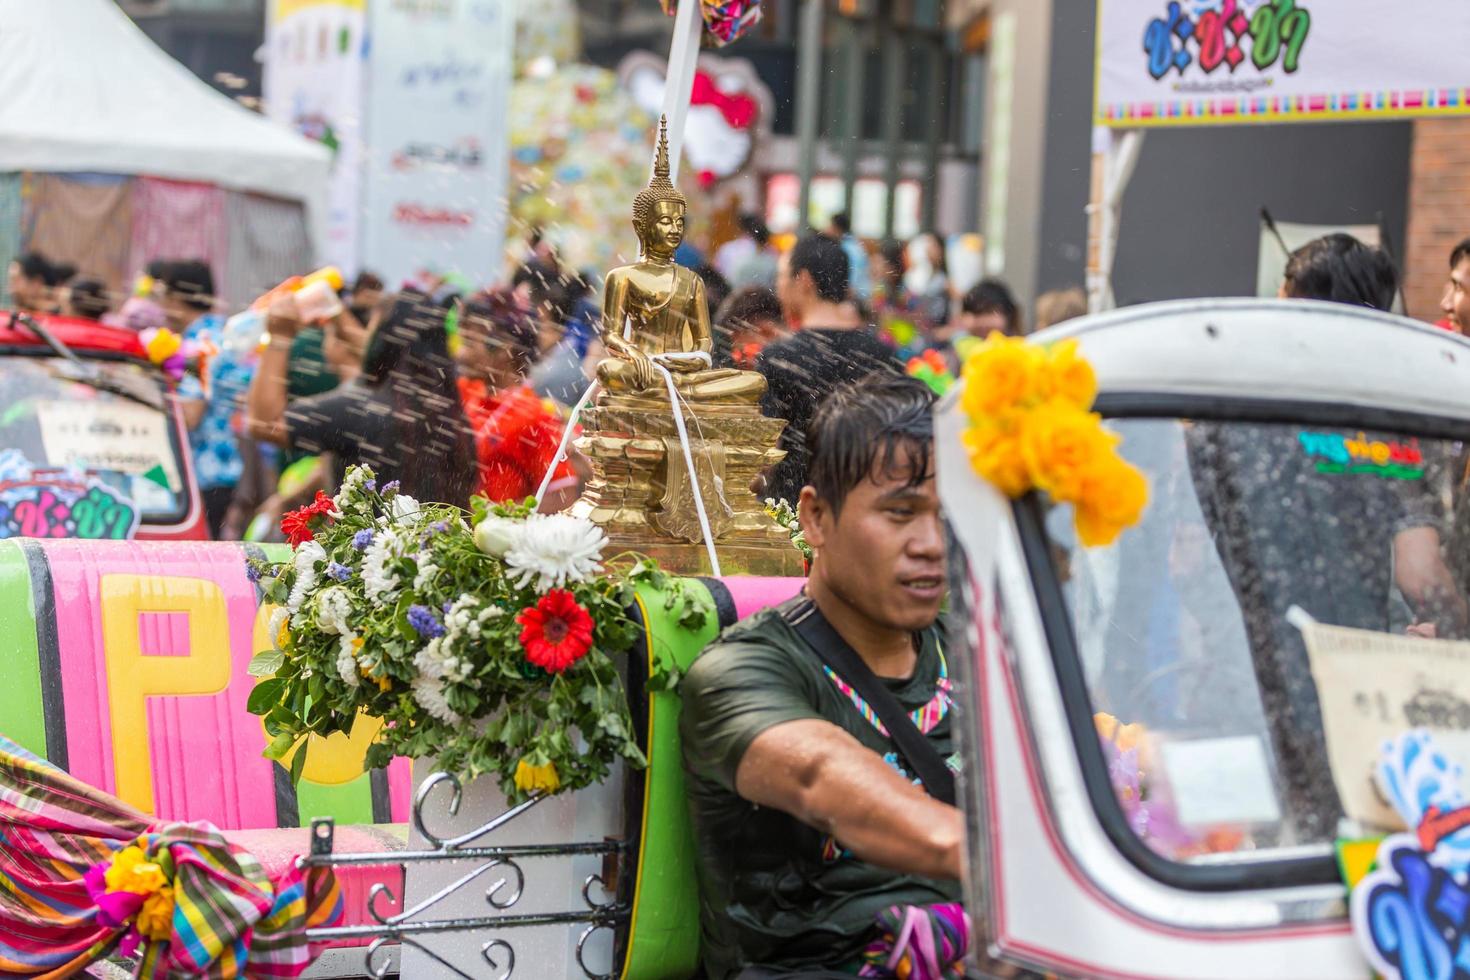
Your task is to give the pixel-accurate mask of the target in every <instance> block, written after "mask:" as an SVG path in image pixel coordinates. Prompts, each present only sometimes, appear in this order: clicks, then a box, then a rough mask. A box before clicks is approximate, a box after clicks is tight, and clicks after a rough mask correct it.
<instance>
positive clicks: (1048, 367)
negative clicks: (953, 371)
mask: <svg viewBox="0 0 1470 980" xmlns="http://www.w3.org/2000/svg"><path fill="white" fill-rule="evenodd" d="M962 377H963V378H964V383H965V384H964V389H963V391H962V392H961V394H960V407H961V409H962V410H963V411H964V413H965V414H966V415H967V416H968V417H969V420H970V424H969V426H968V427H967V428H966V429H965V431H964V434H963V439H964V443H965V449H966V451H967V452H968V453H969V456H970V463H971V465H972V466H974V468H975V472H977V473H979V474H980V476H981V477H983V478H985V479H986V480H989V481H990V482H991V483H993V484H995V486H996V487H997V488H999V489H1000V491H1001V492H1002V493H1004V494H1006V495H1007V496H1009V497H1020V496H1022V495H1023V494H1026V493H1028V492H1030V491H1032V490H1040V491H1043V492H1045V493H1046V494H1047V495H1048V496H1049V497H1051V499H1052V501H1053V502H1054V503H1058V504H1071V505H1072V506H1073V512H1072V513H1073V522H1074V524H1075V526H1076V528H1077V537H1078V539H1079V540H1080V541H1081V542H1082V544H1083V545H1085V546H1087V547H1096V546H1101V545H1108V544H1112V543H1113V542H1114V541H1115V540H1117V538H1118V535H1119V534H1121V533H1122V532H1123V531H1124V529H1126V528H1129V527H1132V526H1133V525H1134V524H1137V523H1138V521H1139V518H1140V517H1141V516H1142V514H1143V508H1144V505H1145V504H1146V503H1147V502H1148V481H1147V480H1146V479H1145V478H1144V475H1143V474H1142V473H1141V472H1140V471H1139V470H1138V469H1137V468H1136V467H1134V466H1133V465H1131V464H1130V463H1128V462H1126V461H1125V460H1124V459H1123V458H1122V457H1121V456H1120V455H1119V454H1118V450H1117V445H1118V443H1119V441H1120V439H1119V437H1118V436H1117V435H1115V434H1114V433H1112V432H1109V431H1108V430H1107V429H1105V428H1103V425H1102V417H1101V416H1099V415H1098V414H1097V413H1095V412H1093V411H1092V410H1091V409H1092V403H1093V400H1094V399H1095V398H1096V397H1097V377H1096V375H1095V374H1094V373H1093V370H1092V365H1091V364H1089V363H1088V362H1087V360H1086V359H1085V358H1083V357H1082V356H1081V354H1079V353H1078V350H1077V342H1076V341H1075V340H1064V341H1061V342H1059V343H1056V344H1053V345H1051V346H1050V347H1048V348H1043V347H1040V346H1037V345H1035V344H1030V343H1027V342H1026V341H1025V340H1022V339H1020V338H1017V337H1005V336H1001V335H998V334H992V335H991V336H990V337H989V338H987V339H986V340H985V341H984V343H982V344H980V345H979V347H978V348H976V349H975V351H974V352H973V353H972V354H970V356H969V357H968V358H966V360H965V363H964V369H963V372H962Z"/></svg>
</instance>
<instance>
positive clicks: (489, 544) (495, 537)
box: [475, 515, 525, 558]
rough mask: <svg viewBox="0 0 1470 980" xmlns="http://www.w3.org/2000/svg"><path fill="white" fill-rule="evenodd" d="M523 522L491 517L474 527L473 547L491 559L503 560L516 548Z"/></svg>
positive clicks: (523, 525)
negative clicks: (506, 554) (507, 553)
mask: <svg viewBox="0 0 1470 980" xmlns="http://www.w3.org/2000/svg"><path fill="white" fill-rule="evenodd" d="M524 527H525V522H524V521H517V520H513V519H511V518H509V517H496V516H494V515H491V516H490V517H487V518H485V519H484V520H483V521H481V522H480V523H478V524H476V525H475V547H477V548H479V549H480V550H481V551H483V552H484V553H485V554H487V555H489V556H490V557H492V558H504V557H505V553H506V552H507V551H509V550H510V549H512V548H514V547H515V546H516V542H517V541H518V540H519V539H520V536H521V531H522V529H523V528H524Z"/></svg>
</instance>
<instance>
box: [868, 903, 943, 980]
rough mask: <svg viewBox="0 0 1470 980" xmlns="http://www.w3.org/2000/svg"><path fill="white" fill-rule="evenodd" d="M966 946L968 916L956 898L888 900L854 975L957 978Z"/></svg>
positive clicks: (929, 979) (909, 979) (920, 979)
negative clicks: (902, 902)
mask: <svg viewBox="0 0 1470 980" xmlns="http://www.w3.org/2000/svg"><path fill="white" fill-rule="evenodd" d="M969 946H970V917H969V915H968V914H966V912H965V909H964V906H962V905H960V904H959V903H957V902H949V903H945V904H942V905H893V906H890V907H889V908H887V909H884V910H883V912H881V913H880V914H879V915H878V938H877V939H875V940H873V942H871V943H869V944H868V948H867V949H865V950H863V968H862V971H861V972H859V973H858V976H860V977H897V978H899V980H962V978H963V977H964V975H965V953H966V951H967V950H968V949H969Z"/></svg>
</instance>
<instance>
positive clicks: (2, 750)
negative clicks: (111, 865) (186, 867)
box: [0, 735, 148, 978]
mask: <svg viewBox="0 0 1470 980" xmlns="http://www.w3.org/2000/svg"><path fill="white" fill-rule="evenodd" d="M147 829H148V818H147V817H146V816H144V815H143V814H142V813H139V812H138V811H136V810H133V809H132V808H131V807H128V806H126V805H125V804H123V803H121V802H119V801H118V800H115V799H113V798H112V797H110V796H108V795H107V794H105V793H103V792H101V791H99V790H95V789H92V788H91V787H90V786H87V785H85V784H83V783H80V782H78V781H77V780H75V779H72V778H71V777H70V776H68V775H67V774H66V773H64V772H62V771H61V770H59V769H57V768H55V767H54V766H52V765H51V764H50V763H47V762H45V761H43V760H42V759H39V758H37V757H36V756H34V755H32V754H31V753H29V752H27V751H26V750H25V749H23V748H21V747H20V746H19V745H16V744H15V743H14V742H11V741H10V740H9V739H7V738H5V737H4V736H3V735H0V975H4V976H40V977H47V978H49V977H62V976H68V975H70V974H71V973H72V972H74V971H75V970H76V969H78V968H79V967H80V966H82V965H84V964H86V963H89V962H91V961H93V960H95V959H97V958H98V957H99V956H101V955H102V954H103V953H105V952H106V951H107V950H108V949H110V948H111V947H112V945H113V944H114V943H115V942H116V940H117V936H116V935H114V934H113V933H112V932H111V931H109V930H107V929H104V928H103V927H101V926H100V925H98V924H97V923H96V922H95V918H96V914H97V910H96V908H95V906H93V905H92V903H91V902H90V901H89V899H88V897H87V887H86V884H85V882H84V881H83V880H82V879H83V876H84V875H85V874H86V873H87V869H88V868H90V867H91V866H92V865H94V864H97V863H99V862H101V861H106V860H108V859H110V858H111V857H112V855H113V853H114V852H116V851H119V850H121V849H122V848H123V847H126V846H127V845H128V844H129V843H130V842H131V841H132V840H133V839H134V838H136V837H137V836H138V835H139V834H141V833H143V832H144V831H145V830H147Z"/></svg>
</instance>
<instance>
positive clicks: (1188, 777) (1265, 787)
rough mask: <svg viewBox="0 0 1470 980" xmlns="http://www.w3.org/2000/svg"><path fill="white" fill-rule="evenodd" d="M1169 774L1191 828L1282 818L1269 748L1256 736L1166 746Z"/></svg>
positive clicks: (1181, 812) (1184, 819)
mask: <svg viewBox="0 0 1470 980" xmlns="http://www.w3.org/2000/svg"><path fill="white" fill-rule="evenodd" d="M1163 757H1164V771H1165V773H1166V774H1167V776H1168V779H1169V787H1170V789H1171V790H1172V791H1173V794H1174V804H1175V806H1176V807H1177V808H1178V812H1179V822H1180V823H1182V824H1184V825H1185V826H1186V827H1214V826H1219V825H1221V824H1259V823H1275V822H1277V821H1279V820H1280V819H1281V808H1280V806H1279V805H1278V804H1277V802H1276V790H1275V788H1274V787H1273V786H1272V784H1271V767H1270V764H1269V763H1268V762H1267V761H1266V750H1265V746H1263V745H1262V744H1261V740H1260V738H1259V737H1258V736H1255V735H1232V736H1228V737H1225V738H1203V739H1195V740H1192V741H1187V742H1182V741H1181V742H1165V743H1164V746H1163Z"/></svg>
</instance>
